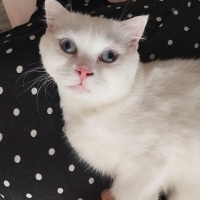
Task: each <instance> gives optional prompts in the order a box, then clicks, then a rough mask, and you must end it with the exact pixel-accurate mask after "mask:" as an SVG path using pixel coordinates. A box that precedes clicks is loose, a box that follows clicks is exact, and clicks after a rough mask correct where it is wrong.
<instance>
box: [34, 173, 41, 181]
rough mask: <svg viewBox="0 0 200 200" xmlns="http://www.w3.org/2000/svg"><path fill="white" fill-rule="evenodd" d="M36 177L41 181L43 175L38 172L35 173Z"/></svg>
mask: <svg viewBox="0 0 200 200" xmlns="http://www.w3.org/2000/svg"><path fill="white" fill-rule="evenodd" d="M35 178H36V179H37V180H38V181H41V180H42V175H41V174H39V173H37V174H36V175H35Z"/></svg>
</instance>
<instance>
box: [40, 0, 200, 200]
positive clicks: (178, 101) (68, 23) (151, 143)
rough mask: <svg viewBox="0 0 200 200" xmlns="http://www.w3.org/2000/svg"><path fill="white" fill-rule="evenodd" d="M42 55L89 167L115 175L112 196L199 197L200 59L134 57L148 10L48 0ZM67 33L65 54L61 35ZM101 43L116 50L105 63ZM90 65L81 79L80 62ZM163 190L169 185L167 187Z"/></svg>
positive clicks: (125, 199) (133, 199)
mask: <svg viewBox="0 0 200 200" xmlns="http://www.w3.org/2000/svg"><path fill="white" fill-rule="evenodd" d="M45 9H46V13H47V24H48V28H47V31H46V34H45V35H44V36H43V37H42V39H41V43H40V52H41V57H42V62H43V64H44V67H45V69H46V71H47V72H48V74H49V75H50V76H51V77H52V78H53V79H54V80H55V82H56V83H57V85H58V90H59V94H60V98H61V107H62V109H63V115H64V120H65V122H66V125H67V126H66V135H67V137H68V139H69V141H70V143H71V145H72V146H73V147H74V149H75V150H76V151H77V152H78V154H79V156H80V157H81V158H83V159H84V160H85V161H86V162H87V163H89V165H91V166H92V167H93V168H94V169H96V170H99V171H100V172H102V173H103V174H106V175H110V176H111V177H113V179H114V183H113V187H112V188H111V192H112V194H113V195H114V197H115V199H116V200H157V199H158V194H159V191H160V190H161V189H163V190H164V191H165V192H166V193H168V199H169V200H199V199H200V62H199V61H198V60H197V61H194V60H169V61H156V62H151V63H148V64H142V63H141V62H139V55H138V53H137V44H138V41H139V39H140V38H141V36H142V34H143V31H144V28H145V25H146V22H147V17H146V16H140V17H136V18H133V19H130V20H127V21H123V22H118V21H114V20H108V19H102V18H97V17H90V16H87V15H82V14H78V13H69V12H68V11H67V10H65V9H64V8H63V7H62V6H61V5H60V4H59V3H58V2H56V1H54V0H46V4H45ZM64 38H69V39H71V40H73V41H74V43H75V44H76V46H77V49H78V51H77V53H76V54H75V55H69V54H67V53H65V52H64V51H63V50H62V49H61V47H60V40H62V39H64ZM105 49H114V50H115V51H116V52H118V54H119V57H118V59H117V60H116V61H115V62H113V63H110V64H105V63H103V62H102V61H100V60H99V59H98V58H99V55H100V54H101V53H102V52H103V51H105ZM80 65H81V66H83V65H84V66H87V67H89V68H90V69H91V70H92V71H93V75H91V76H88V77H87V78H86V79H85V80H84V82H83V87H78V86H77V87H73V88H72V87H71V86H75V85H77V83H78V82H79V81H80V78H79V74H78V73H77V71H76V68H77V66H80ZM168 191H171V192H170V193H169V192H168Z"/></svg>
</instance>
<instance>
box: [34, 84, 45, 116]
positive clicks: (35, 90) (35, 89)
mask: <svg viewBox="0 0 200 200" xmlns="http://www.w3.org/2000/svg"><path fill="white" fill-rule="evenodd" d="M31 93H32V94H33V95H36V94H37V88H35V87H34V88H32V90H31ZM47 112H48V111H47Z"/></svg>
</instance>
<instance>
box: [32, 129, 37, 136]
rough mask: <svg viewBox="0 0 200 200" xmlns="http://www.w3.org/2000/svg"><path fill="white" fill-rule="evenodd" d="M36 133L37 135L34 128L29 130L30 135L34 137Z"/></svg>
mask: <svg viewBox="0 0 200 200" xmlns="http://www.w3.org/2000/svg"><path fill="white" fill-rule="evenodd" d="M36 135H37V131H36V130H35V129H34V130H32V131H31V136H32V137H36Z"/></svg>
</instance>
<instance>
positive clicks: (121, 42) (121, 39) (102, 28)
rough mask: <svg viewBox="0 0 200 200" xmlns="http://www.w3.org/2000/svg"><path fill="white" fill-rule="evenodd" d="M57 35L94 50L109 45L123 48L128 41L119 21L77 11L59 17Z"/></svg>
mask: <svg viewBox="0 0 200 200" xmlns="http://www.w3.org/2000/svg"><path fill="white" fill-rule="evenodd" d="M57 36H58V37H59V39H60V38H69V39H72V40H74V41H75V42H76V43H77V45H78V46H80V47H84V48H94V49H96V50H98V49H99V50H101V49H103V48H106V47H109V46H111V47H112V48H119V49H120V48H122V49H123V48H124V47H125V46H126V45H127V43H128V39H127V37H126V32H125V30H124V29H123V27H122V25H121V23H120V22H118V21H114V20H109V19H102V18H99V17H90V16H88V15H82V14H79V13H70V14H69V15H68V16H66V17H65V18H62V19H61V22H60V26H58V30H57Z"/></svg>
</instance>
